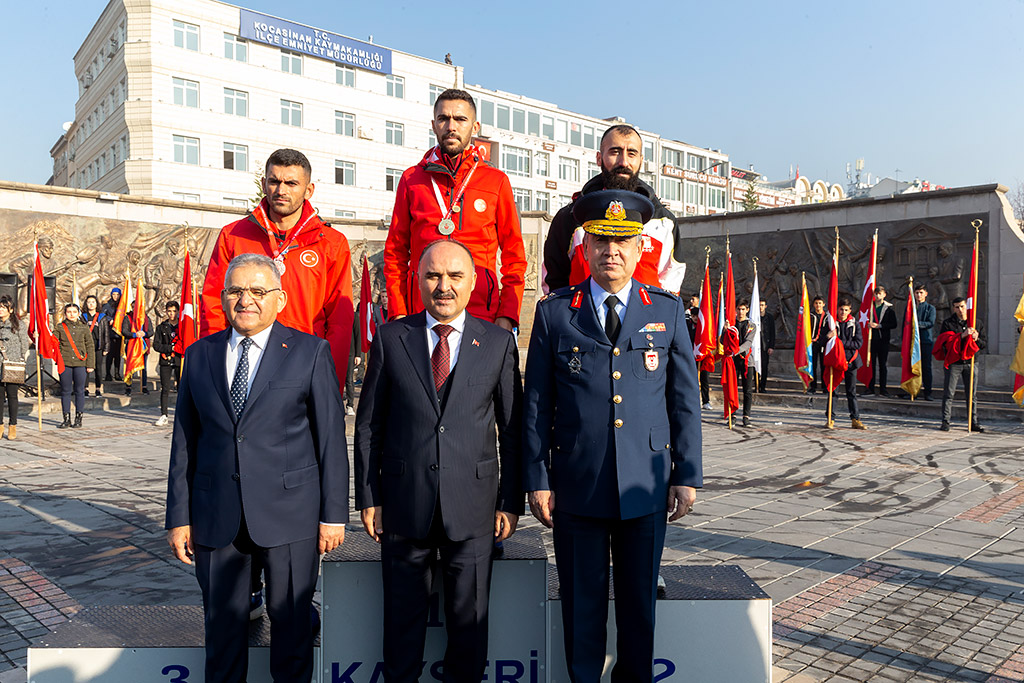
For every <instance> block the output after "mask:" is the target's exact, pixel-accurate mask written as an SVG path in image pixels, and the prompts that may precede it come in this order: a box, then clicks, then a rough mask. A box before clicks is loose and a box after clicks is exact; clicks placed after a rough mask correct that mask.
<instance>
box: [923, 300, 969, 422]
mask: <svg viewBox="0 0 1024 683" xmlns="http://www.w3.org/2000/svg"><path fill="white" fill-rule="evenodd" d="M949 308H950V310H951V311H952V312H953V315H951V316H949V317H948V318H946V319H945V320H943V321H942V327H941V328H939V337H940V343H941V340H942V335H944V334H946V335H947V336H949V335H955V336H956V337H959V338H960V340H961V341H960V343H961V344H964V343H966V340H967V338H968V337H970V338H972V339H973V340H974V343H975V344H977V345H978V350H979V351H980V350H981V349H983V348H985V336H984V335H983V334H982V333H981V329H980V328H981V324H980V323H975V325H977V327H971V326H970V325H969V324H968V322H967V302H966V301H965V300H964V299H963V298H962V297H957V298H955V299H953V302H952V303H951V304H950V306H949ZM921 360H922V361H923V360H924V359H923V358H922V359H921ZM958 381H963V383H964V402H965V405H966V407H967V410H968V412H970V414H971V431H972V432H983V431H985V430H984V429H982V427H981V424H980V423H979V422H978V403H977V401H978V392H977V388H978V374H977V371H975V374H974V387H973V390H969V389H970V387H971V361H970V360H962V361H956V362H954V363H950V365H949V367H947V368H945V372H944V374H943V377H942V425H941V426H940V427H939V429H941V430H942V431H944V432H948V431H949V423H950V422H952V421H953V397H954V396H956V385H957V382H958Z"/></svg>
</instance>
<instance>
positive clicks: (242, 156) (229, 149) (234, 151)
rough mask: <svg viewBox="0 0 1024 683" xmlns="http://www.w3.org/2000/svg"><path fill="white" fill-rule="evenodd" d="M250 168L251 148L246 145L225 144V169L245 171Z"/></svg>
mask: <svg viewBox="0 0 1024 683" xmlns="http://www.w3.org/2000/svg"><path fill="white" fill-rule="evenodd" d="M248 166H249V148H248V147H246V146H245V145H236V144H234V143H231V142H225V143H224V168H229V169H231V170H232V171H244V170H245V169H246V168H247V167H248Z"/></svg>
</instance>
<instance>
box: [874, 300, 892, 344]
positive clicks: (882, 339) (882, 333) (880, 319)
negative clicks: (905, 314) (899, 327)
mask: <svg viewBox="0 0 1024 683" xmlns="http://www.w3.org/2000/svg"><path fill="white" fill-rule="evenodd" d="M871 305H872V306H875V305H874V304H871ZM875 322H876V323H878V327H877V328H876V329H873V330H871V344H872V346H874V345H875V344H883V345H886V346H888V345H889V340H890V339H891V338H892V331H893V329H894V328H895V327H896V309H895V308H894V307H893V305H892V304H891V303H889V302H888V301H886V302H885V303H884V304H882V311H881V313H879V312H878V306H875Z"/></svg>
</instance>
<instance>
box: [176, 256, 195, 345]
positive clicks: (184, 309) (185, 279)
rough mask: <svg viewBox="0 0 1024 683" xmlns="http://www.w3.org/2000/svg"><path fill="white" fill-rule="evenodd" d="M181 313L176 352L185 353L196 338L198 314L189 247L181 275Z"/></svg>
mask: <svg viewBox="0 0 1024 683" xmlns="http://www.w3.org/2000/svg"><path fill="white" fill-rule="evenodd" d="M180 310H181V315H180V317H179V318H178V334H177V336H176V337H175V338H174V352H175V353H182V354H183V353H185V349H187V348H188V347H189V346H191V344H192V342H194V341H195V340H196V314H195V309H194V307H193V306H192V265H191V262H190V260H189V254H188V248H187V247H186V249H185V265H184V267H183V268H182V275H181V309H180Z"/></svg>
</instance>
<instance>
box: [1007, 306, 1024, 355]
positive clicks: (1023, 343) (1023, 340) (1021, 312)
mask: <svg viewBox="0 0 1024 683" xmlns="http://www.w3.org/2000/svg"><path fill="white" fill-rule="evenodd" d="M1013 317H1014V318H1016V319H1017V322H1019V323H1020V324H1021V325H1024V294H1021V295H1020V303H1018V304H1017V310H1016V311H1014V312H1013ZM1010 369H1011V370H1013V371H1014V372H1016V373H1017V374H1018V375H1024V330H1022V331H1021V334H1020V339H1018V340H1017V352H1016V353H1014V354H1013V361H1012V362H1011V363H1010Z"/></svg>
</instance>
